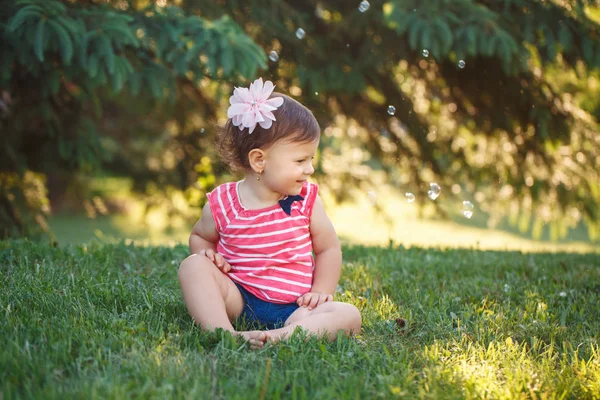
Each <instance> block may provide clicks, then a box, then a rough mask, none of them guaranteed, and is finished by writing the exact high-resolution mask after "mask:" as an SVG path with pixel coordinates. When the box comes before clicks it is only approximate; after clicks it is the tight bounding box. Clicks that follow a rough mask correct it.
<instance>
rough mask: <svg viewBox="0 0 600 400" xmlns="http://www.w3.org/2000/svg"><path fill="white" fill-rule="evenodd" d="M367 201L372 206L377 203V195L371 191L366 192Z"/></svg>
mask: <svg viewBox="0 0 600 400" xmlns="http://www.w3.org/2000/svg"><path fill="white" fill-rule="evenodd" d="M367 201H368V202H369V204H370V205H372V206H374V205H375V203H377V193H375V192H374V191H372V190H369V191H368V192H367Z"/></svg>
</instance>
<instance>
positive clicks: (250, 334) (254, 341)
mask: <svg viewBox="0 0 600 400" xmlns="http://www.w3.org/2000/svg"><path fill="white" fill-rule="evenodd" d="M237 334H238V335H240V336H241V337H243V338H244V339H245V340H246V341H247V342H248V344H250V348H251V349H252V350H256V349H262V348H263V347H264V346H265V343H266V342H267V340H269V335H268V334H267V333H266V332H264V331H244V332H238V333H237Z"/></svg>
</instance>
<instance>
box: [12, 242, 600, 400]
mask: <svg viewBox="0 0 600 400" xmlns="http://www.w3.org/2000/svg"><path fill="white" fill-rule="evenodd" d="M186 254H187V248H186V247H184V246H177V247H173V248H169V247H135V246H133V245H126V244H110V245H100V244H90V245H88V246H87V247H86V246H77V247H74V246H64V247H58V248H53V247H50V246H47V245H43V244H35V243H30V242H25V241H4V242H0V288H1V289H0V316H2V317H3V322H2V323H1V324H0V340H1V341H2V350H1V351H0V399H2V398H3V399H11V398H17V397H19V398H44V399H46V398H50V399H52V398H85V399H88V398H119V399H120V398H149V397H151V398H193V399H200V398H228V399H229V398H244V399H246V398H251V399H254V398H264V399H274V398H298V399H302V398H308V399H312V398H318V399H329V398H332V399H339V398H365V399H371V398H396V397H397V398H431V399H438V398H494V399H496V398H498V399H515V398H523V397H524V398H557V399H558V398H600V354H599V352H600V346H599V344H598V336H599V328H598V327H599V326H600V302H599V297H600V255H598V254H567V253H552V254H544V253H536V254H524V253H521V252H499V251H476V250H466V249H465V250H436V249H422V248H418V247H412V248H410V249H405V248H402V247H395V248H377V247H358V246H356V247H347V248H345V249H344V259H345V261H344V268H343V275H342V280H341V282H340V290H339V293H338V294H337V299H338V300H342V301H347V302H351V303H353V304H355V305H356V306H358V307H359V308H360V310H361V312H362V314H363V321H364V324H363V330H362V333H361V334H360V336H359V337H358V338H356V339H348V338H339V339H338V340H337V341H336V342H334V343H325V342H323V341H321V340H316V339H312V340H309V341H308V342H306V341H305V340H304V339H303V337H302V333H301V332H300V333H299V334H297V335H296V336H295V337H294V338H293V339H292V340H291V341H290V342H288V343H281V344H278V345H275V346H268V347H267V348H265V349H263V350H259V351H250V350H248V349H246V347H245V345H243V344H242V343H240V342H236V341H235V340H234V339H233V338H231V337H230V336H227V335H221V334H206V333H202V332H200V331H199V330H198V329H197V328H196V327H194V325H193V324H192V322H191V320H190V317H189V316H188V314H187V312H186V310H185V306H184V304H183V301H182V297H181V294H180V292H179V287H178V283H177V267H178V264H179V262H180V260H181V259H182V258H184V257H185V256H186Z"/></svg>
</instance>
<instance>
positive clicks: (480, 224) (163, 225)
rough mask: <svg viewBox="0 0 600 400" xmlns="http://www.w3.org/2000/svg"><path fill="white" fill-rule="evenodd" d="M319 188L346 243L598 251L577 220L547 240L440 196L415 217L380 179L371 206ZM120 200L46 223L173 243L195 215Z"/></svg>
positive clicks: (56, 228) (67, 238)
mask: <svg viewBox="0 0 600 400" xmlns="http://www.w3.org/2000/svg"><path fill="white" fill-rule="evenodd" d="M320 192H321V195H322V196H323V200H324V201H325V204H326V208H327V211H328V215H329V217H330V218H331V220H332V222H333V224H334V226H335V228H336V230H337V233H338V235H339V236H340V237H341V238H342V239H343V241H344V242H345V243H347V244H362V245H371V246H386V245H387V244H388V242H389V241H390V240H393V241H394V242H396V243H402V244H404V246H407V247H408V246H419V247H441V248H457V247H460V248H475V249H481V250H518V251H527V252H532V251H534V252H540V251H542V252H595V253H600V242H598V241H596V242H591V241H590V240H589V238H588V237H587V228H586V227H585V226H583V225H580V226H578V227H576V228H574V229H570V230H569V232H568V236H567V237H566V238H564V239H561V240H559V241H552V240H549V238H548V234H547V231H548V229H547V228H546V232H545V235H544V238H543V239H544V240H533V239H532V238H531V237H530V234H528V233H521V232H519V231H518V230H517V229H516V228H513V227H510V226H508V223H507V222H506V221H504V223H503V224H500V226H498V227H496V228H490V227H488V226H487V225H488V219H489V218H488V216H487V215H486V214H485V213H483V212H481V211H480V210H478V209H477V208H476V209H475V213H474V216H473V218H471V219H466V218H464V217H463V216H462V215H461V213H460V205H459V204H453V203H452V202H450V200H447V199H445V198H444V197H442V198H440V199H438V200H437V202H438V203H440V205H441V207H442V208H443V209H444V210H445V211H446V212H447V213H448V215H449V216H450V219H447V220H443V219H441V218H440V217H439V216H435V215H434V214H433V213H432V212H431V211H432V208H431V207H426V208H425V210H424V212H423V214H424V217H423V218H419V217H418V213H419V212H418V209H417V206H416V204H408V203H407V202H406V199H405V198H404V195H403V194H402V193H399V192H398V190H393V189H392V188H390V187H388V186H384V185H382V187H381V188H380V190H379V191H378V192H377V197H376V205H375V206H374V205H373V204H371V203H370V202H369V201H368V199H367V196H366V195H364V194H363V193H361V192H359V191H356V193H355V199H354V200H353V201H351V202H346V203H343V204H336V203H335V202H334V201H333V199H332V196H331V194H330V193H328V192H327V191H326V190H325V189H323V190H320ZM121 201H124V202H125V201H126V202H128V204H130V208H132V209H133V212H129V213H128V214H127V215H111V216H100V217H97V218H95V219H90V218H87V217H86V216H85V215H83V214H79V215H69V214H59V215H53V216H51V217H50V219H49V224H50V227H51V229H52V231H53V232H54V234H55V236H56V237H57V239H58V242H59V243H60V244H81V243H87V242H89V241H92V240H95V241H98V242H101V243H118V242H119V241H121V240H123V238H127V239H128V240H131V241H133V242H135V243H136V244H144V245H175V244H178V243H187V240H188V237H189V234H190V229H191V226H192V225H193V224H194V223H195V222H196V221H195V220H196V218H198V217H199V215H198V216H192V217H190V218H189V219H190V220H189V221H179V220H178V221H179V222H180V223H179V224H178V225H176V226H174V227H171V228H167V226H168V225H169V224H170V223H172V221H173V218H171V217H169V216H168V215H166V213H164V212H163V213H161V212H160V211H159V210H154V211H155V212H153V213H152V214H151V216H150V217H149V218H146V219H144V217H143V212H142V211H141V210H142V209H143V207H142V206H141V204H139V203H136V201H134V200H132V198H122V199H121ZM381 211H383V212H381ZM392 216H393V217H392Z"/></svg>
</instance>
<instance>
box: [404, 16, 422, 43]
mask: <svg viewBox="0 0 600 400" xmlns="http://www.w3.org/2000/svg"><path fill="white" fill-rule="evenodd" d="M422 24H423V21H421V20H420V19H418V20H416V21H415V22H414V23H413V24H412V25H411V26H410V28H409V30H408V44H409V45H410V47H411V48H412V49H413V50H417V49H418V48H419V43H418V41H419V31H420V30H421V26H422Z"/></svg>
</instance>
